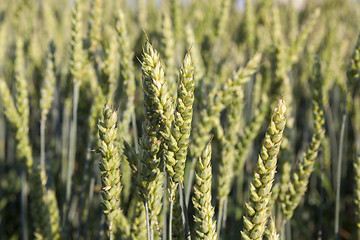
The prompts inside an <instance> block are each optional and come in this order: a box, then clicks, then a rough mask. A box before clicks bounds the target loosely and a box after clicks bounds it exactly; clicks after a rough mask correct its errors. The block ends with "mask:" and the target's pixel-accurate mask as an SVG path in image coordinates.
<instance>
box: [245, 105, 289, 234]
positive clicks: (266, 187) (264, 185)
mask: <svg viewBox="0 0 360 240" xmlns="http://www.w3.org/2000/svg"><path fill="white" fill-rule="evenodd" d="M285 114H286V106H285V102H284V100H283V99H280V100H279V102H278V104H277V106H276V108H275V110H274V112H273V114H272V116H271V122H270V125H269V127H268V130H267V132H266V134H265V139H264V142H263V145H262V147H261V151H260V154H259V157H258V164H257V168H256V170H255V173H254V180H253V183H251V184H250V201H249V202H248V203H246V205H245V206H246V213H247V214H246V216H244V228H243V231H242V232H241V235H242V238H243V239H245V240H248V239H262V236H263V234H264V230H265V226H266V223H267V219H268V217H269V210H268V203H269V201H270V197H271V188H272V185H273V181H274V175H275V172H276V164H277V155H278V153H279V150H280V144H281V142H282V139H283V131H284V128H285V124H286V118H285Z"/></svg>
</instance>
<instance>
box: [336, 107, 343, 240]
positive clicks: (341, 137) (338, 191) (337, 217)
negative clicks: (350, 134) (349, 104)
mask: <svg viewBox="0 0 360 240" xmlns="http://www.w3.org/2000/svg"><path fill="white" fill-rule="evenodd" d="M345 106H346V104H345ZM345 125H346V112H344V113H343V116H342V122H341V130H340V143H339V152H338V153H339V155H338V161H337V163H338V164H337V166H336V168H337V171H336V200H335V226H334V228H335V239H339V238H340V236H339V228H340V190H341V166H342V158H343V147H344V146H343V145H344V135H345Z"/></svg>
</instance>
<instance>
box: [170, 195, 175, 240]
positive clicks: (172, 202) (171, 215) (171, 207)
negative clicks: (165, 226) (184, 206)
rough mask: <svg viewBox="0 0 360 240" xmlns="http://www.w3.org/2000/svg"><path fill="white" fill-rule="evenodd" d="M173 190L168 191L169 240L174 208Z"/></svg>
mask: <svg viewBox="0 0 360 240" xmlns="http://www.w3.org/2000/svg"><path fill="white" fill-rule="evenodd" d="M174 194H175V192H174V189H173V188H172V189H171V191H170V207H169V213H170V216H169V240H172V219H173V208H174V200H173V199H174Z"/></svg>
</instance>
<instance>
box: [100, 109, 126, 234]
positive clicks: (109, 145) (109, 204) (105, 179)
mask: <svg viewBox="0 0 360 240" xmlns="http://www.w3.org/2000/svg"><path fill="white" fill-rule="evenodd" d="M103 117H104V120H102V121H101V120H100V121H99V124H98V129H99V148H98V151H99V152H100V153H101V155H102V161H101V164H100V169H101V175H102V176H101V182H102V197H103V204H104V213H105V214H106V217H107V220H108V222H107V224H108V234H109V238H110V239H113V238H114V234H115V233H116V230H117V229H116V227H115V223H116V221H117V219H118V218H119V216H120V215H121V210H120V194H121V188H122V187H121V183H120V157H119V151H118V147H117V146H116V145H115V140H116V136H117V128H116V122H117V112H116V111H113V110H112V109H111V107H110V105H109V104H108V103H107V104H105V106H104V109H103Z"/></svg>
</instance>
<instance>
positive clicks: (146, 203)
mask: <svg viewBox="0 0 360 240" xmlns="http://www.w3.org/2000/svg"><path fill="white" fill-rule="evenodd" d="M145 216H146V233H147V240H151V239H152V236H151V235H150V234H151V233H150V220H149V202H148V200H145Z"/></svg>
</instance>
